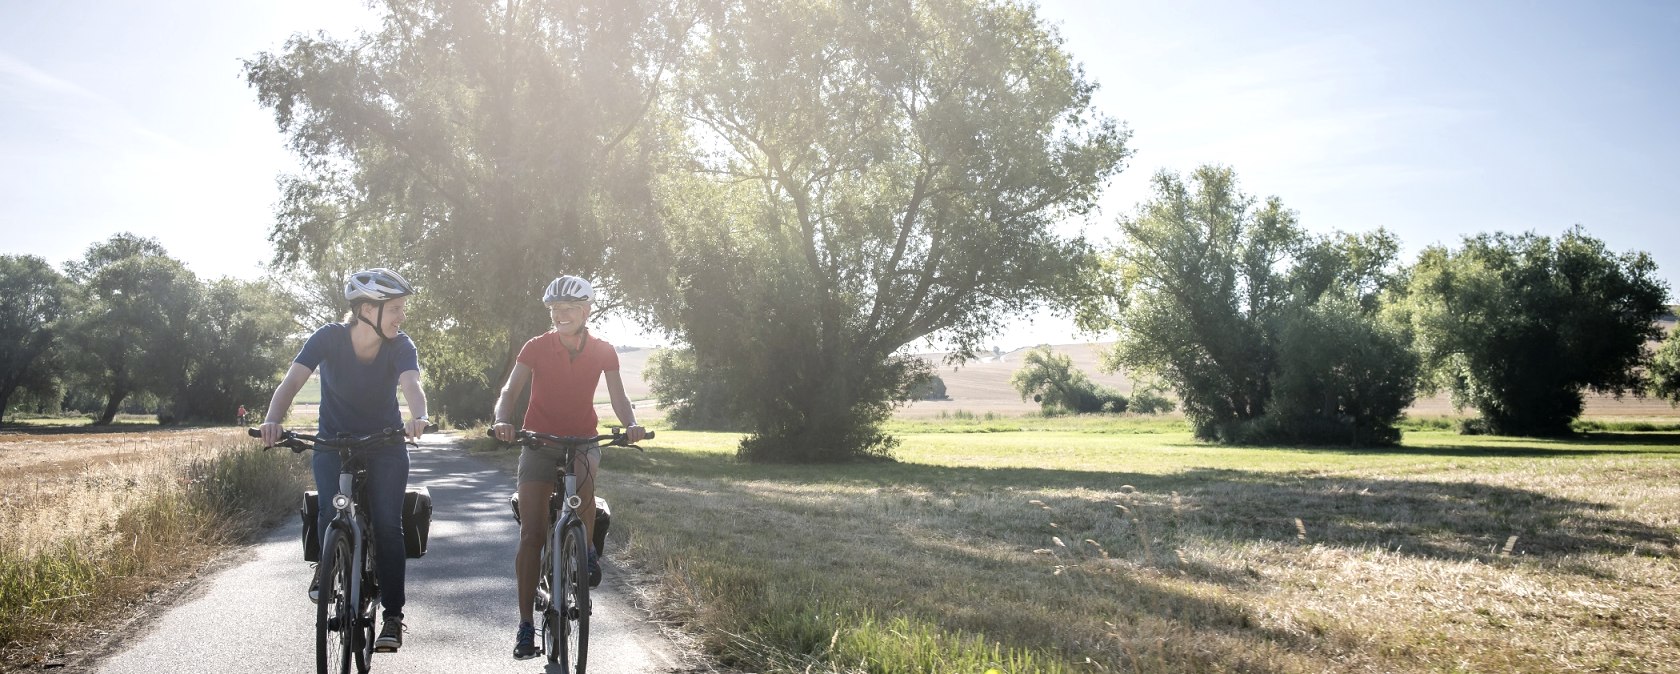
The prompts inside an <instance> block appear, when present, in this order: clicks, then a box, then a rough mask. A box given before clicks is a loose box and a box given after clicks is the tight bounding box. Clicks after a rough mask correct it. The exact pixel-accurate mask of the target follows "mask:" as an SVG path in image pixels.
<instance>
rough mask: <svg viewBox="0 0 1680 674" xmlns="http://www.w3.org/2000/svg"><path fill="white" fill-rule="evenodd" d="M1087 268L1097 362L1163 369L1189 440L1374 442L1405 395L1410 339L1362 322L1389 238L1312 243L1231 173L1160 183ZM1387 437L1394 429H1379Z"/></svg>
mask: <svg viewBox="0 0 1680 674" xmlns="http://www.w3.org/2000/svg"><path fill="white" fill-rule="evenodd" d="M1154 184H1155V195H1154V198H1153V199H1151V200H1150V201H1148V202H1146V203H1144V204H1143V205H1141V206H1139V207H1138V210H1137V212H1136V214H1135V215H1133V216H1130V217H1123V218H1121V219H1120V220H1119V223H1118V224H1119V227H1120V230H1121V232H1122V233H1123V234H1124V239H1123V240H1122V241H1121V242H1120V244H1119V245H1117V246H1116V247H1115V248H1114V249H1113V250H1112V251H1110V253H1109V255H1108V256H1107V257H1105V258H1102V259H1100V260H1099V261H1098V263H1097V264H1095V265H1093V266H1092V267H1091V268H1090V269H1089V270H1088V273H1087V284H1088V286H1089V288H1090V294H1089V295H1087V296H1086V297H1085V298H1084V299H1083V300H1082V301H1081V303H1080V309H1079V323H1080V325H1081V326H1083V327H1085V328H1086V329H1089V330H1093V331H1102V330H1114V331H1116V332H1117V334H1118V339H1117V341H1116V344H1115V347H1114V349H1113V350H1112V351H1110V352H1108V353H1107V354H1105V356H1104V364H1105V367H1107V368H1109V369H1120V368H1124V369H1126V370H1127V371H1129V372H1133V373H1135V374H1138V375H1144V376H1150V375H1155V376H1159V377H1160V378H1161V380H1162V382H1163V383H1165V384H1166V385H1167V386H1168V387H1170V388H1171V389H1172V390H1174V391H1176V392H1177V393H1178V395H1179V397H1180V399H1181V401H1182V403H1183V409H1184V413H1185V416H1186V417H1188V418H1189V420H1190V421H1191V423H1192V425H1193V426H1194V428H1195V431H1196V434H1197V435H1198V436H1199V437H1202V438H1208V439H1219V440H1224V441H1233V442H1244V441H1267V440H1277V439H1287V440H1291V441H1298V442H1336V443H1352V444H1365V443H1383V442H1392V441H1394V440H1396V439H1397V438H1398V434H1397V433H1396V432H1393V430H1392V424H1393V422H1394V421H1395V419H1397V418H1398V416H1399V414H1400V412H1401V410H1403V409H1404V408H1405V406H1406V405H1407V404H1409V403H1410V401H1411V390H1412V384H1413V382H1414V380H1415V370H1416V365H1415V360H1408V352H1407V347H1408V345H1407V343H1406V341H1405V339H1404V335H1403V334H1402V333H1400V332H1398V331H1396V330H1391V329H1383V328H1381V327H1377V326H1374V325H1370V323H1371V322H1372V321H1373V319H1374V316H1375V314H1376V312H1377V310H1378V308H1379V307H1380V306H1381V300H1380V295H1381V293H1382V291H1383V290H1384V289H1385V288H1386V287H1387V286H1388V285H1389V284H1391V283H1392V282H1393V280H1394V279H1395V278H1396V273H1397V270H1396V269H1395V266H1396V265H1395V257H1396V255H1397V252H1398V249H1399V245H1398V242H1396V241H1395V240H1394V238H1393V237H1392V236H1390V235H1389V234H1387V233H1385V232H1380V231H1379V232H1376V233H1372V234H1365V235H1348V234H1338V235H1333V236H1313V235H1310V234H1308V233H1307V232H1306V231H1305V230H1304V229H1302V228H1301V226H1300V225H1299V224H1298V222H1297V218H1296V214H1295V212H1294V211H1291V210H1289V209H1287V208H1285V207H1284V206H1283V202H1282V201H1281V200H1280V199H1278V198H1276V197H1272V198H1270V199H1267V200H1265V201H1264V202H1259V201H1257V200H1256V199H1255V198H1253V197H1250V196H1248V195H1246V194H1244V193H1243V192H1242V191H1241V190H1240V189H1239V188H1238V186H1237V179H1236V173H1235V171H1233V170H1231V169H1230V168H1227V167H1220V166H1203V167H1201V168H1198V169H1197V170H1196V171H1195V172H1193V173H1192V174H1191V175H1190V178H1189V180H1188V181H1185V180H1184V179H1182V178H1180V177H1179V176H1178V175H1177V174H1175V173H1172V172H1162V173H1160V174H1157V175H1156V176H1155V178H1154ZM1384 429H1387V430H1384Z"/></svg>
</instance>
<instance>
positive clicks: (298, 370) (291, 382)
mask: <svg viewBox="0 0 1680 674" xmlns="http://www.w3.org/2000/svg"><path fill="white" fill-rule="evenodd" d="M312 374H315V370H314V369H312V368H310V367H308V366H305V365H304V364H302V363H298V362H293V363H292V367H291V369H289V370H286V377H285V378H284V379H281V380H280V385H279V386H276V387H274V397H273V398H272V399H270V400H269V401H268V416H267V417H265V418H264V419H263V422H262V427H261V428H259V429H258V430H260V431H261V432H262V441H263V445H264V446H266V447H273V446H274V443H275V441H277V440H279V439H280V431H281V428H280V422H281V421H284V420H285V419H286V413H287V412H290V411H291V409H292V398H295V397H297V392H298V389H301V388H303V384H304V382H307V381H309V375H312Z"/></svg>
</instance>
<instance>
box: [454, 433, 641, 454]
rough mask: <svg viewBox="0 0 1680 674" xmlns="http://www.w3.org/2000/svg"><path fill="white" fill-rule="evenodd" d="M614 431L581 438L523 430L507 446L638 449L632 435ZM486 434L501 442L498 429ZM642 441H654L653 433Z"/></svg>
mask: <svg viewBox="0 0 1680 674" xmlns="http://www.w3.org/2000/svg"><path fill="white" fill-rule="evenodd" d="M613 431H614V432H613V433H612V434H611V435H596V436H593V437H591V436H587V435H581V436H579V435H549V434H548V433H538V432H536V431H527V430H525V429H523V428H521V429H519V430H518V431H516V432H514V435H513V440H512V441H511V442H508V443H507V444H510V445H526V446H541V445H545V444H547V445H560V446H562V447H576V446H579V445H587V444H592V443H596V442H601V441H609V442H607V444H606V445H605V446H607V447H636V446H635V445H632V444H630V434H629V433H626V432H624V429H622V428H615V429H613ZM484 434H485V435H486V436H489V437H491V438H495V439H497V440H498V441H499V440H500V438H496V429H494V428H486V429H484ZM642 439H643V440H652V439H653V431H646V432H645V433H644V435H642ZM636 449H641V447H636Z"/></svg>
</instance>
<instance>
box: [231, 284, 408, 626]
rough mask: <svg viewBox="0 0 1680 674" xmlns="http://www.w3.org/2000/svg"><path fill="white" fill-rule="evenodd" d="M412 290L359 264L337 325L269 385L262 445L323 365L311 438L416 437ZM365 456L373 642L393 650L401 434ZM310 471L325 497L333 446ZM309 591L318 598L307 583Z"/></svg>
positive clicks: (401, 567) (401, 566) (334, 482)
mask: <svg viewBox="0 0 1680 674" xmlns="http://www.w3.org/2000/svg"><path fill="white" fill-rule="evenodd" d="M413 294H414V287H413V286H411V285H409V283H408V281H407V280H406V279H404V278H403V277H402V276H400V275H398V274H397V273H396V272H394V271H391V270H389V269H384V268H374V269H365V270H362V271H358V272H355V273H352V274H350V276H349V277H347V278H346V279H345V281H344V299H345V300H347V301H349V302H350V313H349V314H346V315H345V317H344V322H343V323H329V324H327V325H323V326H321V328H320V329H319V330H316V331H315V334H314V335H311V336H310V337H309V341H308V342H305V343H304V345H303V350H302V351H299V352H298V355H297V358H294V359H293V360H292V366H291V369H290V370H287V372H286V377H285V379H283V380H282V381H281V382H280V386H279V387H277V388H275V389H274V398H273V400H272V401H270V403H269V405H268V416H267V418H266V419H264V421H263V424H262V427H261V431H262V439H263V443H264V444H265V445H270V446H272V445H273V444H274V443H275V442H276V441H278V440H279V439H280V433H281V430H282V428H281V425H280V422H281V421H282V420H284V419H285V417H286V412H287V411H288V410H290V409H291V407H292V398H293V397H295V396H296V395H297V392H298V389H300V388H302V387H303V384H304V382H306V381H308V380H309V376H310V375H311V374H313V373H314V372H315V371H316V370H317V369H319V370H320V371H321V407H320V424H319V428H318V429H317V431H316V435H317V436H318V437H323V438H332V437H338V436H341V435H346V436H357V435H372V434H376V433H380V432H383V431H384V430H385V429H388V428H398V427H401V428H403V430H404V432H405V433H407V435H408V437H410V438H417V437H420V434H421V433H423V432H424V431H425V428H426V423H427V421H426V392H425V390H424V389H422V388H421V386H420V358H419V354H418V353H417V352H416V351H415V348H414V342H413V341H411V340H410V339H409V338H408V335H406V334H403V333H402V332H399V331H398V330H397V328H398V327H399V326H401V325H402V322H403V318H404V313H405V310H406V307H407V304H408V296H410V295H413ZM399 389H400V390H401V391H402V394H403V398H404V399H405V400H406V401H407V402H408V412H409V415H410V417H411V418H410V419H409V420H408V421H407V422H406V423H405V422H404V421H403V419H402V414H401V412H399V411H398V410H397V391H398V390H399ZM362 457H363V460H364V461H365V462H366V465H367V470H368V481H367V498H368V504H367V507H368V515H369V518H370V519H371V520H372V522H373V531H374V545H375V546H376V549H375V556H376V557H377V564H378V567H379V568H378V572H379V586H380V587H379V594H380V603H381V604H383V605H384V609H385V621H384V624H383V625H382V626H381V629H380V630H379V638H378V639H377V640H376V641H374V648H375V649H376V650H379V651H383V652H391V651H395V650H397V649H398V648H400V647H402V633H403V603H404V596H403V575H404V572H405V570H406V567H407V562H408V560H407V556H406V555H405V554H404V550H403V531H402V505H403V491H404V490H405V489H406V488H407V487H408V447H407V446H405V445H404V444H403V443H402V441H400V440H399V441H395V442H393V443H392V444H391V445H390V446H388V447H376V448H371V449H368V450H364V451H363V453H362ZM314 469H315V487H316V489H318V490H319V491H320V497H319V498H320V502H321V503H330V502H332V497H333V495H335V494H337V493H338V473H339V459H338V453H337V452H330V451H318V452H315V462H314ZM320 511H321V519H320V520H319V521H318V522H317V527H318V529H317V530H318V531H326V530H327V522H328V521H329V520H331V519H332V513H331V512H330V509H329V508H321V509H320ZM309 594H310V599H311V600H313V599H315V594H316V587H315V586H314V585H311V586H310V588H309Z"/></svg>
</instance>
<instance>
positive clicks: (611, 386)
mask: <svg viewBox="0 0 1680 674" xmlns="http://www.w3.org/2000/svg"><path fill="white" fill-rule="evenodd" d="M601 374H602V376H605V377H606V378H607V396H608V397H611V398H612V408H613V414H616V415H618V423H621V424H624V432H626V433H629V434H630V442H631V443H637V442H641V440H642V433H643V432H644V431H643V430H642V427H641V426H639V425H637V424H636V407H635V406H634V405H631V404H630V397H629V396H626V395H624V379H623V378H621V377H619V376H618V370H607V371H606V372H602V373H601Z"/></svg>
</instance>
